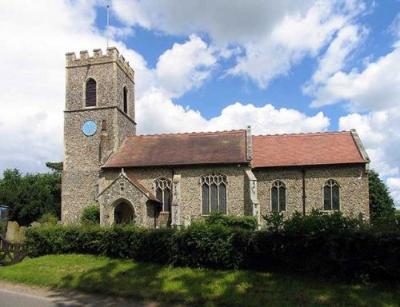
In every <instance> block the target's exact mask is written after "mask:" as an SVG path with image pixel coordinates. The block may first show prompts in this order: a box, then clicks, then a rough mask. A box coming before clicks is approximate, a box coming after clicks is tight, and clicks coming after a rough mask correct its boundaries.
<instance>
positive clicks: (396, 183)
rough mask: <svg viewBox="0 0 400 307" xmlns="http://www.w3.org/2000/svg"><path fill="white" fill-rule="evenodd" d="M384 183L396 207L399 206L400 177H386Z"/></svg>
mask: <svg viewBox="0 0 400 307" xmlns="http://www.w3.org/2000/svg"><path fill="white" fill-rule="evenodd" d="M386 183H387V186H388V188H389V191H390V193H391V195H392V197H393V199H394V200H395V203H396V206H397V208H400V178H388V179H387V180H386Z"/></svg>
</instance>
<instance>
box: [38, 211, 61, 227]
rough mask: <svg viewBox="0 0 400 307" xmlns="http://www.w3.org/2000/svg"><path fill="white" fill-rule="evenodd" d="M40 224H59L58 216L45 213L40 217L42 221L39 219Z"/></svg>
mask: <svg viewBox="0 0 400 307" xmlns="http://www.w3.org/2000/svg"><path fill="white" fill-rule="evenodd" d="M38 222H39V223H40V224H50V225H55V224H57V222H58V218H57V216H56V215H54V214H52V213H45V214H43V215H42V216H41V217H40V219H38Z"/></svg>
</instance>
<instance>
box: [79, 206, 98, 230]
mask: <svg viewBox="0 0 400 307" xmlns="http://www.w3.org/2000/svg"><path fill="white" fill-rule="evenodd" d="M81 223H82V224H85V225H91V224H93V225H95V224H100V207H99V205H97V204H93V205H90V206H88V207H86V208H85V209H83V212H82V216H81Z"/></svg>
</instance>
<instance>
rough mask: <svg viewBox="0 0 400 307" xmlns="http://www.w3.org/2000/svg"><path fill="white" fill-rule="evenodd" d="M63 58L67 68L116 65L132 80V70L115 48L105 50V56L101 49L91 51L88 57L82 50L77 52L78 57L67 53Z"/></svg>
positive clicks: (85, 51) (72, 53)
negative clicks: (106, 64)
mask: <svg viewBox="0 0 400 307" xmlns="http://www.w3.org/2000/svg"><path fill="white" fill-rule="evenodd" d="M65 57H66V65H67V68H70V67H79V66H86V65H97V64H105V63H117V64H118V65H119V66H120V67H121V69H122V70H123V71H124V72H125V73H126V74H127V75H128V76H129V77H130V78H131V79H132V80H133V79H134V74H135V72H134V70H133V69H132V67H131V66H130V65H129V62H128V61H127V60H125V58H124V57H123V56H122V55H121V54H120V53H119V51H118V49H117V48H115V47H109V48H107V50H106V53H105V54H103V51H102V50H101V49H93V54H92V55H90V54H89V52H88V51H87V50H82V51H80V52H79V57H77V56H76V54H75V52H68V53H66V54H65Z"/></svg>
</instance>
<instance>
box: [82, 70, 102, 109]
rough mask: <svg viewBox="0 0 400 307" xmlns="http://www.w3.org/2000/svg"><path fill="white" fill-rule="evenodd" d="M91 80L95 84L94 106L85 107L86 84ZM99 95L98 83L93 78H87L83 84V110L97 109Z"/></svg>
mask: <svg viewBox="0 0 400 307" xmlns="http://www.w3.org/2000/svg"><path fill="white" fill-rule="evenodd" d="M90 79H92V80H93V81H94V82H95V83H96V104H95V105H94V106H87V105H86V85H87V83H88V81H89V80H90ZM98 93H99V83H98V82H97V80H96V78H94V77H88V78H87V79H86V80H85V82H84V83H83V108H84V109H93V108H97V107H98V102H99V101H98V97H99V95H98Z"/></svg>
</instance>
